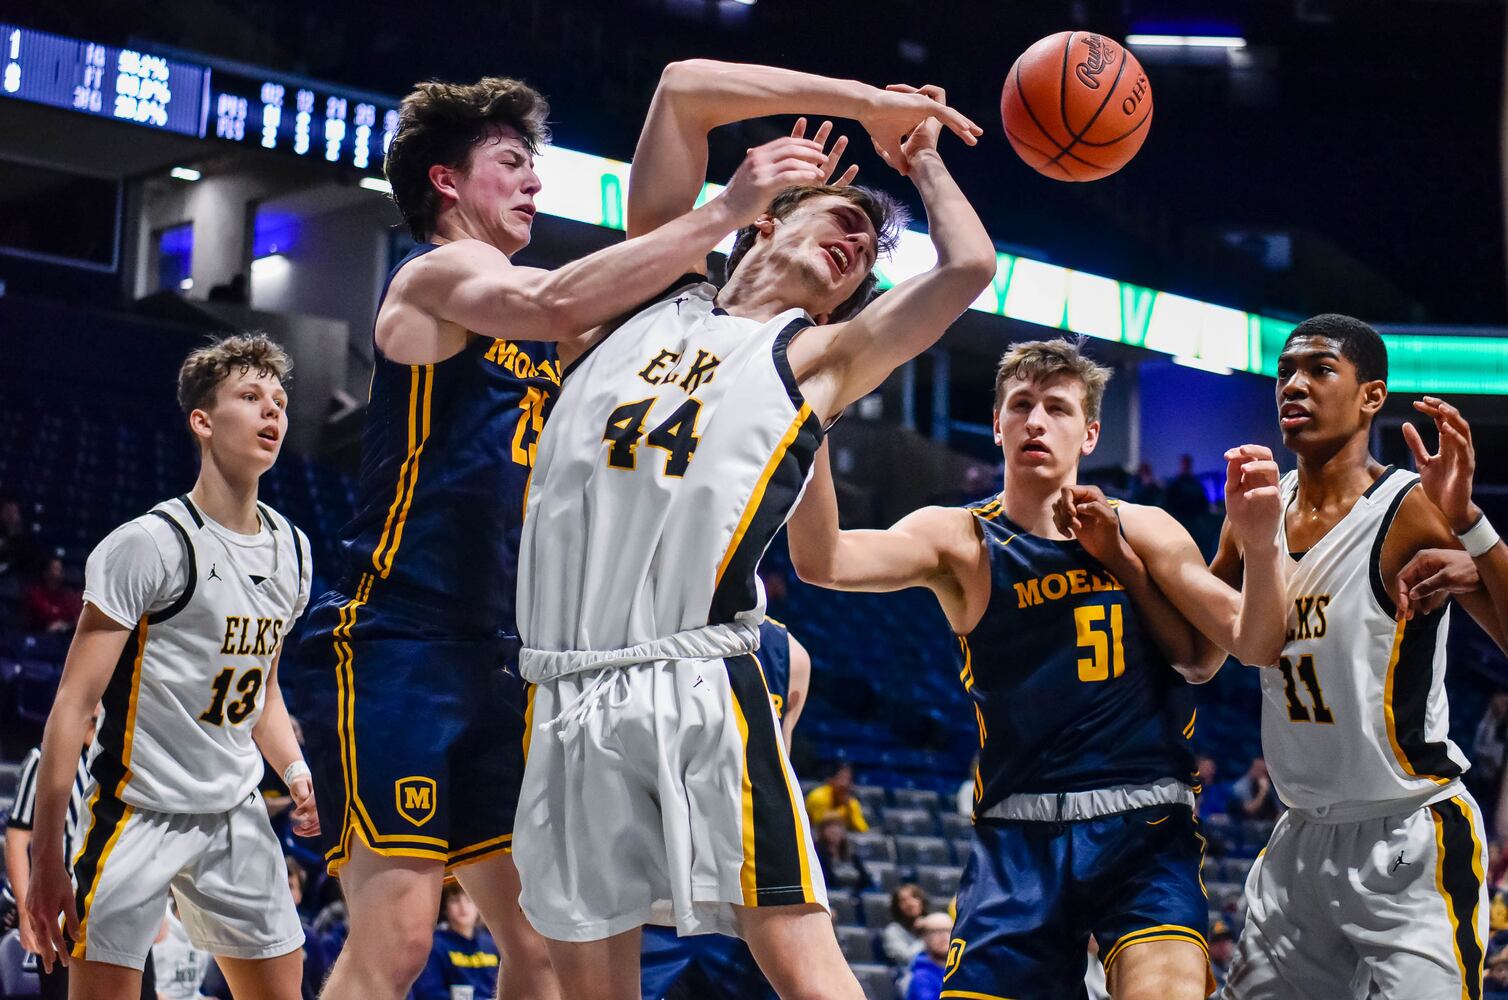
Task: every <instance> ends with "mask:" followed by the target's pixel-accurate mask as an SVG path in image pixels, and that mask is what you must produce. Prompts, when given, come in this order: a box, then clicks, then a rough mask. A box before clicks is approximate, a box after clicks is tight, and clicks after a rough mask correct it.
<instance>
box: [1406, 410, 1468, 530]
mask: <svg viewBox="0 0 1508 1000" xmlns="http://www.w3.org/2000/svg"><path fill="white" fill-rule="evenodd" d="M1414 409H1416V410H1418V411H1419V412H1420V413H1423V414H1425V415H1427V416H1429V417H1430V418H1432V419H1433V420H1434V421H1435V429H1436V430H1437V431H1439V432H1440V450H1439V452H1437V453H1436V454H1434V455H1431V454H1430V453H1429V449H1427V448H1425V447H1424V439H1423V438H1421V437H1420V436H1419V429H1418V428H1417V427H1415V426H1414V425H1413V424H1404V425H1403V439H1404V440H1405V441H1407V442H1408V445H1409V450H1410V451H1412V452H1413V453H1414V461H1415V462H1416V463H1417V464H1418V466H1419V481H1420V482H1421V483H1422V484H1423V485H1424V495H1425V496H1427V497H1429V499H1430V502H1431V503H1433V504H1434V505H1435V506H1436V507H1438V508H1440V513H1442V514H1444V515H1445V519H1446V520H1447V521H1449V522H1450V525H1451V527H1452V528H1454V529H1455V530H1456V531H1458V532H1460V531H1465V530H1466V529H1467V528H1470V527H1471V526H1472V525H1473V524H1475V523H1476V520H1477V518H1479V517H1481V516H1482V512H1481V511H1480V510H1478V509H1477V508H1476V506H1475V505H1474V504H1473V503H1472V502H1471V480H1472V476H1473V475H1474V474H1475V473H1476V468H1477V452H1476V446H1475V445H1473V444H1472V441H1471V425H1470V424H1468V423H1467V422H1466V418H1465V417H1463V416H1461V411H1460V410H1458V409H1456V408H1455V407H1454V406H1451V405H1450V404H1449V403H1447V402H1445V400H1443V399H1438V398H1436V397H1434V396H1425V397H1424V398H1423V399H1420V400H1416V401H1415V402H1414Z"/></svg>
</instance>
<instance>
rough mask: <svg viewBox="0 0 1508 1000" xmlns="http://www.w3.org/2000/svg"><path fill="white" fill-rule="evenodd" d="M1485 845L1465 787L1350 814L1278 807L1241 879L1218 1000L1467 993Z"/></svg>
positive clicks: (1471, 994) (1483, 922)
mask: <svg viewBox="0 0 1508 1000" xmlns="http://www.w3.org/2000/svg"><path fill="white" fill-rule="evenodd" d="M1485 843H1486V836H1485V834H1484V832H1483V829H1482V821H1481V818H1480V817H1479V815H1478V810H1477V804H1476V803H1475V802H1474V801H1472V798H1471V796H1470V795H1469V794H1467V793H1466V792H1465V791H1464V790H1462V791H1460V792H1459V794H1456V795H1455V796H1453V797H1451V798H1446V799H1442V800H1440V801H1437V802H1434V803H1431V804H1430V805H1427V806H1424V807H1423V808H1410V810H1409V811H1408V812H1405V813H1402V814H1399V815H1395V816H1387V817H1383V818H1379V819H1370V820H1361V821H1357V822H1350V823H1336V824H1329V823H1320V822H1316V821H1313V820H1306V819H1303V818H1300V817H1299V816H1297V815H1296V814H1294V813H1293V812H1289V813H1287V814H1286V815H1284V816H1283V817H1282V818H1281V819H1279V820H1278V823H1277V826H1276V828H1274V830H1273V832H1272V840H1271V841H1269V843H1268V845H1267V849H1266V850H1265V851H1264V852H1263V853H1262V855H1261V856H1260V857H1259V858H1257V862H1256V864H1255V865H1254V866H1253V867H1252V870H1251V874H1250V875H1249V876H1248V877H1247V880H1246V905H1247V910H1248V913H1247V918H1246V927H1245V930H1244V931H1243V932H1242V934H1241V941H1240V944H1239V945H1238V946H1237V950H1236V957H1235V960H1234V961H1233V962H1232V964H1231V971H1230V978H1229V979H1228V980H1227V983H1226V987H1225V994H1224V996H1225V998H1226V1000H1269V998H1271V1000H1278V998H1282V1000H1295V998H1313V1000H1341V998H1345V997H1355V998H1358V1000H1360V998H1368V997H1372V998H1379V1000H1477V998H1480V997H1481V995H1482V958H1483V945H1484V943H1485V941H1486V939H1487V890H1486V887H1485V879H1484V877H1483V872H1484V869H1485V866H1486V861H1487V859H1486V851H1485V849H1484V847H1483V845H1484V844H1485Z"/></svg>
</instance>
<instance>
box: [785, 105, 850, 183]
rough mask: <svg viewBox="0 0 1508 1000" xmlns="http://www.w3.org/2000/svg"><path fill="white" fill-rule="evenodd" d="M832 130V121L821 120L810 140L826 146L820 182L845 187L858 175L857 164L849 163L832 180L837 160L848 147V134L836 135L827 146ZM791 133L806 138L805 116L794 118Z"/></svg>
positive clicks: (798, 137)
mask: <svg viewBox="0 0 1508 1000" xmlns="http://www.w3.org/2000/svg"><path fill="white" fill-rule="evenodd" d="M832 132H833V123H832V122H823V123H822V124H821V125H818V126H817V134H816V135H814V136H812V142H815V143H816V144H817V145H819V146H823V147H826V148H827V162H825V163H824V164H823V165H822V173H823V178H822V183H824V184H831V185H832V186H833V187H847V186H848V185H850V184H852V183H853V179H854V178H855V177H857V176H859V165H858V164H857V163H854V164H850V165H849V167H848V169H847V170H845V171H843V176H841V177H839V178H838V179H837V180H833V174H835V173H837V172H838V161H839V160H841V159H842V158H843V151H844V150H846V149H847V148H848V136H846V135H840V136H838V138H837V139H836V140H834V141H833V144H832V146H831V147H828V146H827V140H828V137H829V136H831V135H832ZM791 135H792V136H794V137H795V138H797V139H805V138H806V119H805V118H797V119H796V126H795V127H794V128H792V129H791Z"/></svg>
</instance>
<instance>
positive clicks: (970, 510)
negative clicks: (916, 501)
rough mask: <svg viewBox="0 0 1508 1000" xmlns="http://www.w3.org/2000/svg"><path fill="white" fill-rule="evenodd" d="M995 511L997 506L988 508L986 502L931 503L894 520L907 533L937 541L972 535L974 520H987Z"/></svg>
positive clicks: (896, 525) (898, 527) (897, 526)
mask: <svg viewBox="0 0 1508 1000" xmlns="http://www.w3.org/2000/svg"><path fill="white" fill-rule="evenodd" d="M996 513H998V508H990V507H989V506H988V505H987V504H981V505H974V504H970V505H967V506H963V507H944V506H941V505H931V506H927V507H918V508H917V509H916V510H913V511H912V512H911V513H909V514H907V515H906V516H905V517H903V518H901V519H900V520H899V521H897V522H895V527H896V529H899V530H903V531H905V532H906V533H907V534H912V535H918V536H925V537H928V538H935V539H937V540H939V541H942V540H945V539H948V538H952V537H955V536H958V535H969V536H971V537H972V536H973V535H974V522H975V521H976V520H984V521H988V520H990V519H991V517H992V516H993V515H994V514H996Z"/></svg>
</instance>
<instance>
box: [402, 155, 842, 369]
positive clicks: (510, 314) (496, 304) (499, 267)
mask: <svg viewBox="0 0 1508 1000" xmlns="http://www.w3.org/2000/svg"><path fill="white" fill-rule="evenodd" d="M825 161H826V154H824V153H823V152H822V147H821V146H819V145H818V144H817V143H815V142H812V141H811V140H808V139H797V138H794V137H786V138H783V139H777V140H775V141H774V142H770V143H766V144H765V145H763V146H759V147H757V148H756V149H753V150H750V151H749V155H748V156H747V157H746V158H745V159H744V162H743V163H742V164H741V165H740V166H739V168H738V172H737V173H736V174H734V176H733V179H732V180H731V181H730V182H729V183H728V188H727V190H725V191H724V192H723V193H722V194H720V195H719V196H718V197H716V198H714V199H713V200H712V201H710V202H708V203H707V204H706V205H703V206H702V207H701V208H698V209H696V210H694V211H690V212H687V213H686V214H684V215H682V216H680V217H679V218H677V219H675V220H674V221H672V222H669V223H667V224H666V225H664V226H661V227H660V228H659V229H657V230H656V231H654V232H653V233H649V234H647V235H644V236H641V237H638V238H635V239H630V240H628V241H626V242H623V243H619V244H616V245H615V246H611V247H607V248H606V249H603V250H599V251H597V252H596V253H594V254H590V255H588V256H586V257H583V258H581V259H580V260H577V261H573V262H571V263H569V264H566V265H565V266H563V267H559V268H556V269H555V270H553V271H547V270H544V269H542V268H536V267H519V266H516V265H514V264H512V263H511V262H510V261H509V260H508V256H507V254H505V253H503V252H502V251H501V250H499V249H498V248H497V247H495V246H492V245H490V244H487V243H484V242H482V241H481V240H459V241H457V242H454V243H447V244H445V245H444V246H441V247H439V248H438V249H436V250H435V251H433V252H432V253H428V254H425V255H424V256H423V257H420V258H418V259H417V260H415V261H414V262H413V263H411V264H410V265H409V266H408V267H406V268H404V269H403V270H402V271H401V272H399V275H398V277H397V278H396V279H394V287H393V289H392V292H393V295H394V296H395V297H396V298H397V299H398V301H399V302H400V303H401V304H402V305H407V306H408V307H409V308H417V309H420V310H423V311H424V312H426V313H428V314H430V315H432V316H435V317H437V318H439V319H441V320H444V321H447V322H449V323H451V324H454V325H455V326H456V327H457V328H459V329H460V330H466V331H470V332H472V333H476V334H480V335H482V336H489V337H508V338H510V339H519V340H555V341H558V340H564V339H568V338H571V337H575V336H579V335H581V334H582V333H585V332H586V331H588V330H590V329H592V328H593V327H595V326H598V325H599V324H602V323H606V322H607V321H609V320H611V319H614V318H616V317H618V316H620V315H622V314H623V313H625V312H627V311H628V310H630V309H632V308H633V307H634V306H636V305H639V304H640V303H642V302H643V300H644V298H645V297H646V296H647V295H652V294H653V293H654V292H655V291H658V290H659V289H661V288H663V287H665V286H666V285H669V284H670V283H671V282H672V281H674V280H675V279H676V278H677V277H678V276H680V275H681V274H684V273H685V272H686V270H687V269H688V268H689V267H691V266H692V265H693V264H697V263H699V262H701V261H702V260H703V259H704V258H705V257H706V255H707V254H708V253H709V252H710V251H711V250H712V248H713V247H715V246H717V244H718V242H719V241H721V240H722V239H723V237H725V236H727V235H728V234H729V233H731V232H732V231H733V230H735V229H737V228H739V227H740V226H743V225H745V224H747V223H749V222H752V221H753V220H754V219H755V218H757V217H758V216H759V214H760V213H761V212H763V211H764V209H765V207H766V206H767V205H768V204H769V202H770V199H771V198H773V197H774V196H775V195H776V194H777V193H778V192H780V191H782V190H784V189H785V188H787V187H791V186H794V185H800V184H811V183H816V182H818V181H820V180H821V179H822V178H823V176H824V174H823V173H822V170H823V164H824V163H825ZM400 308H401V306H400ZM393 319H394V320H395V321H396V320H398V319H399V316H398V315H397V314H396V313H395V314H394V316H393ZM380 325H381V324H379V331H378V337H379V344H380V343H381V339H382V330H381V329H380Z"/></svg>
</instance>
